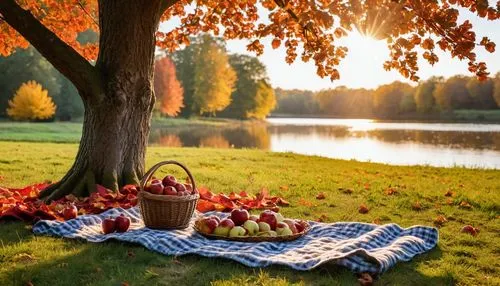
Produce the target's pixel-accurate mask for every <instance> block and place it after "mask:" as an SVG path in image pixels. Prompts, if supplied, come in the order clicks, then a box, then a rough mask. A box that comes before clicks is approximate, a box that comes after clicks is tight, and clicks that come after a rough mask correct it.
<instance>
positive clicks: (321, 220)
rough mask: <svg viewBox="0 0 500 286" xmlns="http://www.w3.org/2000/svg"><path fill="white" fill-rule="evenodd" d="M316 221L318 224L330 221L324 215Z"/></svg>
mask: <svg viewBox="0 0 500 286" xmlns="http://www.w3.org/2000/svg"><path fill="white" fill-rule="evenodd" d="M316 221H317V222H325V221H328V217H327V216H326V215H325V214H322V215H321V216H320V217H319V218H318V219H317V220H316Z"/></svg>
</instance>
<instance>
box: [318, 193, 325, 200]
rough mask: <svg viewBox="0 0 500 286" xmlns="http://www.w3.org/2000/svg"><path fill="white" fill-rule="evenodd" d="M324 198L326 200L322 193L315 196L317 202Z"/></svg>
mask: <svg viewBox="0 0 500 286" xmlns="http://www.w3.org/2000/svg"><path fill="white" fill-rule="evenodd" d="M325 198H326V196H325V193H324V192H321V193H319V194H317V195H316V199H317V200H324V199H325Z"/></svg>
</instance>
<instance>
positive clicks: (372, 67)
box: [161, 10, 500, 91]
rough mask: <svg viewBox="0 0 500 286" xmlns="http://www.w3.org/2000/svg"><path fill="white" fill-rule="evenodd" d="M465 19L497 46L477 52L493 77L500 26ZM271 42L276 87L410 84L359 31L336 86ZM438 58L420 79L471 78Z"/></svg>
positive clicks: (239, 48)
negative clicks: (387, 68) (389, 68)
mask: <svg viewBox="0 0 500 286" xmlns="http://www.w3.org/2000/svg"><path fill="white" fill-rule="evenodd" d="M465 19H468V20H470V21H471V22H472V23H473V25H474V31H475V32H476V39H478V41H479V40H480V39H481V38H482V37H483V36H487V37H489V38H490V39H491V40H493V41H494V42H495V43H496V44H497V49H496V52H495V53H493V54H491V53H488V52H486V51H485V50H484V48H483V47H478V48H477V49H476V53H477V59H478V61H485V62H486V63H487V66H488V71H489V72H490V73H491V74H492V75H494V74H495V73H497V72H499V71H500V23H499V22H498V21H496V22H493V21H487V20H485V19H482V18H479V17H477V16H475V15H473V14H472V13H470V12H469V11H466V10H464V11H462V13H461V16H460V18H459V23H462V22H463V21H464V20H465ZM172 25H173V24H172V23H165V24H162V27H161V29H162V30H165V31H168V30H169V29H168V27H169V26H170V27H171V26H172ZM270 41H271V40H269V39H267V40H264V41H262V42H263V43H264V45H265V51H264V54H263V55H261V56H259V59H260V60H261V62H262V63H264V64H265V65H266V67H267V72H268V75H269V78H270V81H271V84H272V85H273V87H280V88H284V89H295V88H296V89H307V90H313V91H317V90H321V89H328V88H335V87H337V86H341V85H345V86H347V87H350V88H376V87H377V86H379V85H382V84H387V83H391V82H393V81H395V80H400V81H404V82H408V83H411V81H409V80H407V79H405V78H404V77H403V76H401V75H400V74H399V73H398V72H397V71H389V72H387V71H385V70H384V68H383V63H384V61H386V60H387V59H389V50H388V48H387V45H386V42H385V41H383V40H382V41H376V40H374V39H371V38H367V37H363V36H361V35H360V34H359V33H358V32H356V31H354V32H353V33H351V34H350V35H349V36H348V37H346V38H343V39H341V41H339V43H342V44H343V45H345V46H346V47H347V48H348V49H349V52H348V55H347V57H346V58H345V59H343V61H342V62H341V64H340V66H339V67H338V70H339V72H340V80H337V81H333V82H332V81H330V79H328V78H321V77H319V76H318V75H317V74H316V67H315V65H314V63H313V62H312V61H310V62H307V63H304V62H302V61H301V60H300V54H299V56H298V57H297V60H296V61H295V63H293V64H291V65H289V64H287V63H286V62H285V55H286V53H285V49H284V48H283V47H280V48H278V49H276V50H274V49H272V48H271V45H270ZM248 43H249V41H248V40H230V41H227V49H228V51H229V52H230V53H239V54H248V55H254V54H253V53H251V52H248V51H247V50H246V45H247V44H248ZM436 54H437V55H438V56H439V62H438V63H436V64H434V66H431V65H430V64H429V63H427V62H426V61H425V60H422V59H419V68H420V70H419V72H418V76H419V77H420V78H421V79H423V80H425V79H428V78H429V77H432V76H444V77H450V76H453V75H456V74H464V75H471V73H470V72H469V71H468V70H467V67H468V65H467V61H459V60H458V59H457V58H455V59H452V58H451V56H450V55H449V54H446V53H444V52H442V51H441V50H440V49H439V48H437V49H436Z"/></svg>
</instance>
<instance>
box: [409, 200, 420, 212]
mask: <svg viewBox="0 0 500 286" xmlns="http://www.w3.org/2000/svg"><path fill="white" fill-rule="evenodd" d="M411 209H412V210H414V211H420V210H422V204H420V202H419V201H416V202H415V203H414V204H413V205H412V206H411Z"/></svg>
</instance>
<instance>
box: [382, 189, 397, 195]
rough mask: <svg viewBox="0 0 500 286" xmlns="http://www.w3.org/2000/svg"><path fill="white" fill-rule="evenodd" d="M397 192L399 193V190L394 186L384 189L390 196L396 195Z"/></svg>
mask: <svg viewBox="0 0 500 286" xmlns="http://www.w3.org/2000/svg"><path fill="white" fill-rule="evenodd" d="M397 193H398V191H397V190H396V189H394V188H391V187H389V188H387V189H385V190H384V194H386V195H388V196H392V195H395V194H397Z"/></svg>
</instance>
